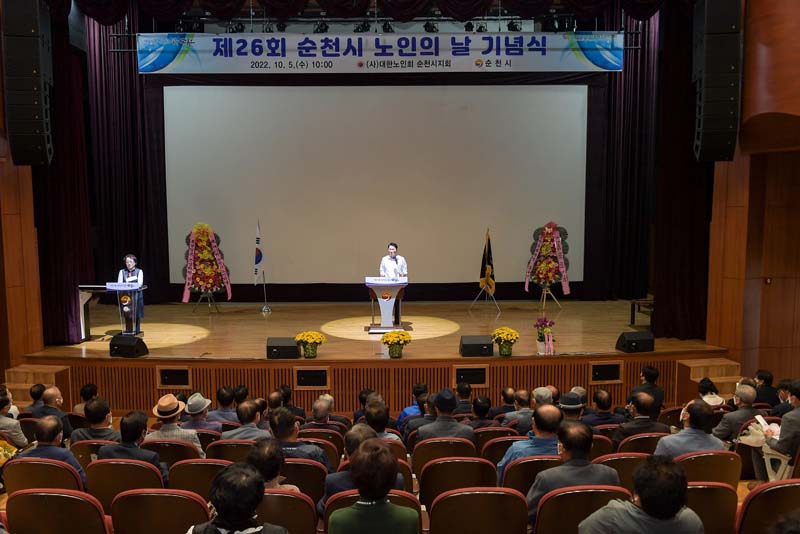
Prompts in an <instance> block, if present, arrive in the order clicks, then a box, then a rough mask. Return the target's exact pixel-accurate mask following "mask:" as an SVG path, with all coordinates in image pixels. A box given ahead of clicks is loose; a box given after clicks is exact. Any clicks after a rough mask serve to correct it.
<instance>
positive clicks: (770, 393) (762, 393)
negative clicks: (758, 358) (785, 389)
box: [753, 369, 781, 407]
mask: <svg viewBox="0 0 800 534" xmlns="http://www.w3.org/2000/svg"><path fill="white" fill-rule="evenodd" d="M772 380H773V378H772V373H771V372H769V371H767V370H766V369H759V370H758V371H756V376H755V381H756V399H755V400H754V401H753V403H756V402H766V403H767V404H769V405H770V406H773V407H774V406H777V405H778V404H780V402H781V399H780V398H779V397H778V390H776V389H775V388H774V387H772Z"/></svg>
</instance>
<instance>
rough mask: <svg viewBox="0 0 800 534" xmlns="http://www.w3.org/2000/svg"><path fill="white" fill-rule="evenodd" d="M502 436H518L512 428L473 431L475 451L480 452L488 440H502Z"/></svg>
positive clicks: (492, 427)
mask: <svg viewBox="0 0 800 534" xmlns="http://www.w3.org/2000/svg"><path fill="white" fill-rule="evenodd" d="M504 436H519V434H517V431H516V430H514V429H513V428H508V427H505V426H487V427H484V428H478V429H476V430H475V449H477V450H479V451H482V450H483V446H484V445H486V444H487V443H489V440H492V439H494V438H502V437H504Z"/></svg>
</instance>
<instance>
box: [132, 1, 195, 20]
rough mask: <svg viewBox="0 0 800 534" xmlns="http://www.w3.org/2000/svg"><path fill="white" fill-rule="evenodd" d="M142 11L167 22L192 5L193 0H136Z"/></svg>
mask: <svg viewBox="0 0 800 534" xmlns="http://www.w3.org/2000/svg"><path fill="white" fill-rule="evenodd" d="M137 2H138V3H139V7H140V8H141V10H142V12H144V13H147V14H148V15H150V16H151V17H153V18H154V19H156V20H158V21H162V22H168V21H172V20H175V19H177V18H178V17H179V16H180V14H181V13H183V12H185V11H187V10H188V9H189V8H191V7H192V4H193V3H194V0H137Z"/></svg>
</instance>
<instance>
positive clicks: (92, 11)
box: [75, 0, 129, 26]
mask: <svg viewBox="0 0 800 534" xmlns="http://www.w3.org/2000/svg"><path fill="white" fill-rule="evenodd" d="M75 3H76V4H78V8H79V9H80V10H81V13H83V14H84V15H86V16H87V17H89V18H92V19H94V20H95V21H97V22H99V23H100V24H103V25H105V26H110V25H112V24H116V23H117V22H119V21H120V20H122V18H123V17H124V16H125V14H126V13H127V12H128V3H129V0H75Z"/></svg>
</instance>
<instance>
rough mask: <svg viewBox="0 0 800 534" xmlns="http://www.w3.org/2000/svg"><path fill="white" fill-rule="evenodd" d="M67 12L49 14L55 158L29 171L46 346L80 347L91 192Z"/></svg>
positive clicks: (77, 55)
mask: <svg viewBox="0 0 800 534" xmlns="http://www.w3.org/2000/svg"><path fill="white" fill-rule="evenodd" d="M66 15H67V11H66V10H62V11H57V12H54V14H53V21H52V29H53V37H52V39H53V63H54V64H55V65H56V68H54V69H53V76H54V79H53V89H52V92H51V96H50V116H51V119H50V124H51V131H52V136H53V148H54V155H53V161H52V162H51V164H50V165H49V166H48V167H34V168H33V178H34V180H33V185H34V202H35V204H34V206H35V219H36V220H35V224H36V230H37V235H38V245H39V279H40V286H41V294H42V330H43V334H44V341H45V343H47V344H66V343H78V342H80V340H81V335H80V315H79V314H80V307H79V301H78V284H80V283H86V282H92V281H94V273H93V266H92V262H91V259H90V258H91V256H92V254H91V247H90V242H89V228H90V215H89V192H88V181H87V180H88V178H87V166H86V128H85V123H84V121H85V115H84V106H83V97H84V85H83V81H84V78H85V75H84V73H83V58H82V53H81V52H80V51H78V50H77V49H75V48H72V47H71V46H70V44H69V29H68V27H67V19H66Z"/></svg>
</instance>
